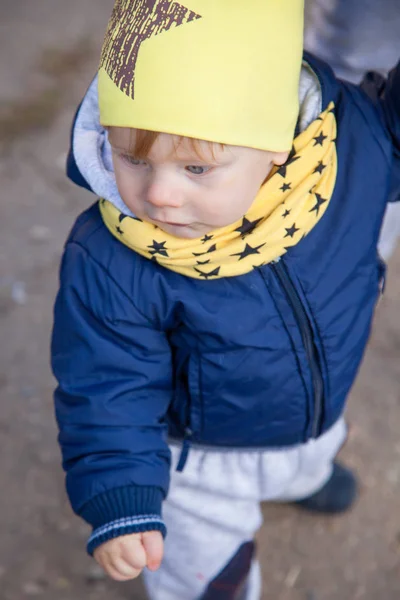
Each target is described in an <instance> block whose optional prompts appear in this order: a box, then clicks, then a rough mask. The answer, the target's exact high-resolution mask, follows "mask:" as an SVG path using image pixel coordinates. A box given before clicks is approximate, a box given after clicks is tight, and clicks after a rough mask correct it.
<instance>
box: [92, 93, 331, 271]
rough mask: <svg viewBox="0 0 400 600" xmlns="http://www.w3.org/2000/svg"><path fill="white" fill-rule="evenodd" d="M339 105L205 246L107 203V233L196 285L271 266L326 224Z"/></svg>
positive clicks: (208, 237) (104, 212) (104, 204)
mask: <svg viewBox="0 0 400 600" xmlns="http://www.w3.org/2000/svg"><path fill="white" fill-rule="evenodd" d="M335 138H336V120H335V115H334V104H333V102H331V103H330V105H329V106H328V108H327V109H326V110H325V111H324V112H323V113H321V114H320V116H319V117H318V118H317V119H316V120H315V121H313V122H312V123H311V124H310V125H309V127H307V129H305V130H304V131H303V132H302V133H300V135H298V136H297V137H296V138H295V140H294V143H293V148H292V151H291V153H290V156H289V158H288V160H287V161H286V163H285V164H284V165H282V166H281V167H279V168H275V169H274V173H273V174H272V176H271V177H270V178H269V179H268V180H267V181H266V182H265V183H264V184H263V185H262V187H261V188H260V190H259V192H258V194H257V196H256V198H255V200H254V202H253V204H252V205H251V207H250V208H249V210H248V211H247V213H246V214H245V215H244V217H243V218H242V219H241V220H240V221H237V222H236V223H233V224H232V225H229V226H227V227H221V228H220V229H216V230H214V231H212V232H211V233H209V234H207V235H205V236H204V237H202V238H197V239H182V238H178V237H175V236H173V235H170V234H168V233H165V232H164V231H162V230H161V229H159V228H155V226H154V225H153V224H151V223H147V222H146V221H140V220H138V219H135V218H133V217H128V216H126V215H124V214H123V213H121V212H120V211H119V210H118V209H117V208H115V207H114V205H113V204H111V203H110V202H108V201H107V200H104V199H102V200H100V211H101V214H102V217H103V220H104V223H105V225H106V226H107V227H108V229H109V230H110V232H111V233H112V234H113V235H114V236H115V237H117V238H118V239H119V240H120V241H121V242H122V243H123V244H125V245H126V246H128V247H129V248H131V249H132V250H134V251H135V252H137V253H138V254H141V255H142V256H145V257H146V258H148V259H151V260H153V261H157V262H158V263H159V264H160V265H162V266H163V267H166V268H167V269H171V270H172V271H176V272H177V273H181V274H182V275H185V276H187V277H194V278H196V279H215V278H220V277H233V276H236V275H242V274H244V273H248V272H249V271H251V270H252V269H254V268H256V267H259V266H261V265H264V264H266V263H270V262H272V261H274V260H276V259H278V258H279V257H280V256H282V255H283V254H285V252H286V251H287V250H288V248H289V247H291V246H295V245H296V244H297V243H298V242H299V241H300V240H301V239H302V238H303V237H304V236H306V235H307V234H308V233H309V232H310V231H311V230H312V228H313V227H314V226H315V225H316V224H317V223H318V221H319V220H320V219H321V218H322V217H323V215H324V213H325V211H326V209H327V208H328V205H329V201H330V199H331V195H332V192H333V189H334V187H335V181H336V173H337V156H336V146H335Z"/></svg>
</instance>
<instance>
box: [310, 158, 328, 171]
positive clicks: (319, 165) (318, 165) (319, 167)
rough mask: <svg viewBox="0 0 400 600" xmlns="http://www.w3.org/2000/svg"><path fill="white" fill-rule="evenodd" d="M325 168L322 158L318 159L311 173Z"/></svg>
mask: <svg viewBox="0 0 400 600" xmlns="http://www.w3.org/2000/svg"><path fill="white" fill-rule="evenodd" d="M325 168H326V165H324V164H323V162H322V160H320V161H319V163H318V164H317V166H316V167H315V169H314V171H313V173H320V174H321V173H322V171H323V170H324V169H325Z"/></svg>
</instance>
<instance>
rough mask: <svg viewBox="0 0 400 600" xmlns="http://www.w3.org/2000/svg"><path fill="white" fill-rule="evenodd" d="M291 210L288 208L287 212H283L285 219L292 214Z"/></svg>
mask: <svg viewBox="0 0 400 600" xmlns="http://www.w3.org/2000/svg"><path fill="white" fill-rule="evenodd" d="M290 213H291V211H290V210H288V209H286V210H285V212H284V213H283V215H282V217H283V218H284V219H285V218H286V217H288V216H289V215H290Z"/></svg>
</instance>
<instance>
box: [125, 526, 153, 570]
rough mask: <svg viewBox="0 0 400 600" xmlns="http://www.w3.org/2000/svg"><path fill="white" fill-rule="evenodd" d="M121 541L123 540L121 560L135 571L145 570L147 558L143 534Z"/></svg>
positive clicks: (130, 536) (126, 537) (127, 537)
mask: <svg viewBox="0 0 400 600" xmlns="http://www.w3.org/2000/svg"><path fill="white" fill-rule="evenodd" d="M120 539H121V541H122V540H123V543H122V544H121V552H120V558H121V559H122V560H124V561H125V563H127V564H128V565H130V566H131V567H133V568H134V569H139V570H142V569H144V567H145V566H146V564H147V556H146V551H145V548H144V547H143V543H142V537H141V534H140V535H138V534H135V535H128V536H124V537H122V538H120Z"/></svg>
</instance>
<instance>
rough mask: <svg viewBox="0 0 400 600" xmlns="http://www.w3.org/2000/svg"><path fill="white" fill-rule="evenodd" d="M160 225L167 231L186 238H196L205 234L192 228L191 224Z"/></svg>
mask: <svg viewBox="0 0 400 600" xmlns="http://www.w3.org/2000/svg"><path fill="white" fill-rule="evenodd" d="M159 227H160V229H162V230H163V231H165V232H166V233H169V234H170V235H173V236H174V237H177V238H181V239H184V240H195V239H196V238H201V237H203V235H204V233H202V232H199V231H196V230H195V229H192V228H191V227H190V225H163V226H162V227H161V226H159Z"/></svg>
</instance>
